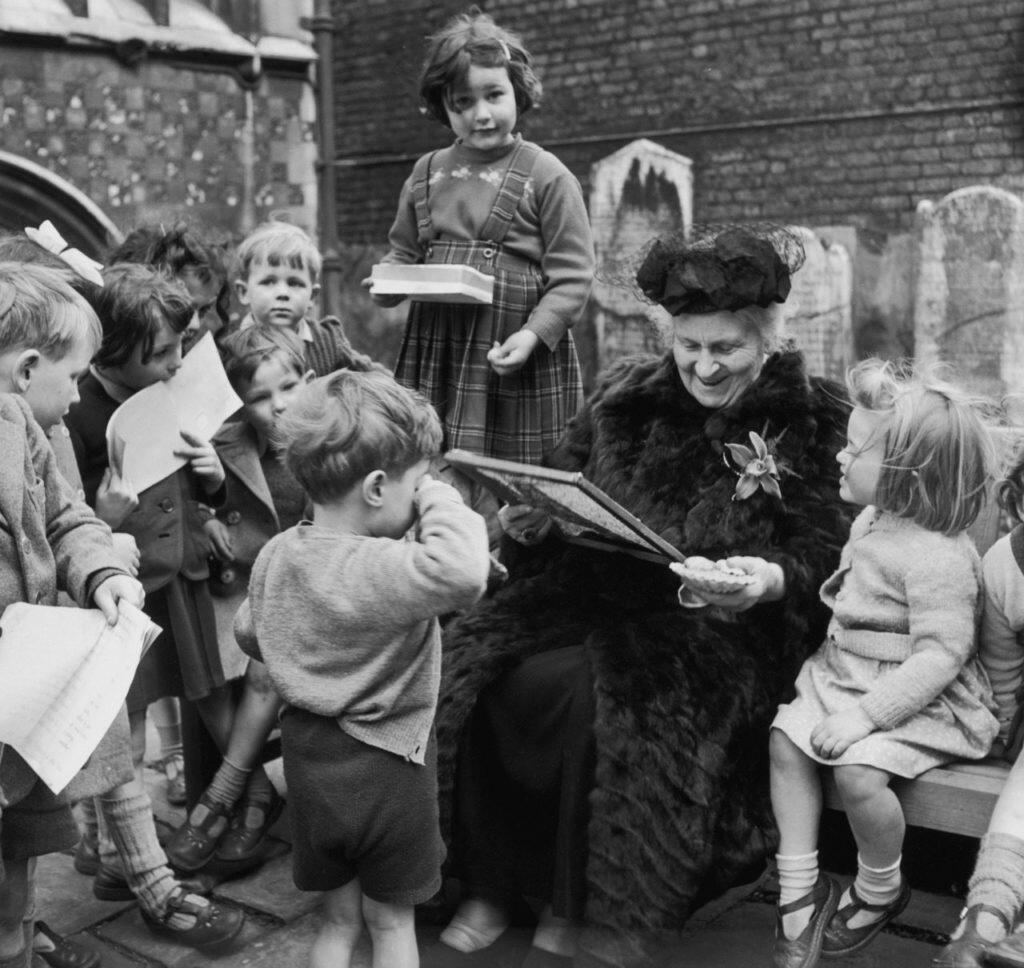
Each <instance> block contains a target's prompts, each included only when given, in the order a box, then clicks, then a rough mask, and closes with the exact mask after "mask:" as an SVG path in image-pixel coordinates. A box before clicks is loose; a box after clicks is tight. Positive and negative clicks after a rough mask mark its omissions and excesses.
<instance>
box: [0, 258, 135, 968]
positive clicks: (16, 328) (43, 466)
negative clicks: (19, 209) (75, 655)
mask: <svg viewBox="0 0 1024 968" xmlns="http://www.w3.org/2000/svg"><path fill="white" fill-rule="evenodd" d="M90 318H92V319H93V321H94V319H95V317H93V316H92V314H91V312H90V311H89V307H88V305H87V304H86V303H85V301H84V300H83V299H82V298H81V297H80V296H79V295H78V294H77V293H75V292H74V291H73V290H71V288H70V287H69V286H68V285H67V283H66V282H65V281H64V280H62V279H61V278H60V277H59V276H55V275H54V274H52V273H47V272H46V271H45V270H40V269H38V268H36V267H33V266H25V265H21V264H17V263H3V264H0V360H3V361H5V364H6V363H10V362H12V361H13V362H15V363H18V361H20V364H19V365H16V366H15V367H14V373H15V377H14V379H15V380H16V379H17V378H18V377H17V374H18V373H19V372H20V373H21V375H22V378H24V377H25V374H26V373H27V374H28V380H29V382H30V383H33V382H34V383H35V388H34V390H33V395H32V396H33V398H36V397H38V398H39V399H40V400H42V401H44V403H42V404H41V406H42V405H45V406H47V407H51V408H53V409H54V411H55V412H56V411H60V410H62V409H63V408H66V407H67V405H68V404H69V403H70V402H71V401H72V400H74V398H75V396H76V382H75V380H74V378H73V377H74V375H75V373H76V368H77V364H78V361H79V357H80V355H81V350H82V347H83V345H84V346H88V345H89V329H90ZM43 333H45V336H42V335H41V334H43ZM37 342H38V343H39V344H40V345H39V346H34V345H29V344H35V343H37ZM4 369H6V366H4ZM44 386H45V387H48V391H47V392H45V393H43V392H37V391H43V389H44ZM26 389H27V388H26ZM26 396H27V394H26ZM0 452H2V453H3V455H4V459H3V461H0V517H2V521H3V526H2V527H0V610H2V609H4V608H6V607H7V606H8V605H10V604H12V603H13V602H18V601H27V602H31V603H35V604H43V605H55V604H56V603H57V589H58V586H60V587H61V588H63V589H64V590H66V591H67V592H68V593H69V594H70V595H71V596H72V598H73V599H74V600H75V601H76V602H78V603H79V604H81V605H83V606H84V605H86V604H87V603H90V602H91V603H92V604H94V605H95V606H96V607H98V608H100V609H101V610H102V611H103V613H104V614H105V615H106V616H107V619H108V621H110V623H111V624H114V623H116V621H117V606H118V602H119V601H120V600H121V599H124V600H125V601H127V602H130V603H132V604H134V605H137V606H140V607H141V605H142V602H143V598H144V593H143V590H142V586H141V585H140V584H139V582H137V581H136V580H135V579H134V578H132V577H131V576H130V575H129V574H128V572H127V570H126V569H125V567H124V565H123V563H122V561H121V559H120V558H119V557H118V556H117V554H116V553H115V551H114V548H113V545H112V543H111V540H110V531H109V529H108V528H107V527H106V526H105V525H104V524H103V522H102V521H100V520H99V519H98V518H97V517H96V515H94V514H93V512H92V511H91V510H90V509H89V508H88V507H87V506H86V505H85V504H83V503H82V502H81V501H80V500H79V499H78V498H77V497H76V496H75V494H74V493H73V491H72V490H71V488H70V487H69V485H68V484H67V482H66V481H65V480H64V478H63V477H62V476H61V475H60V473H59V471H58V469H57V464H56V460H55V459H54V456H53V451H52V450H51V449H50V447H49V445H48V444H47V441H46V437H45V435H44V433H43V431H42V430H41V429H40V427H39V425H38V424H37V423H36V422H35V421H34V420H33V419H32V411H31V410H30V408H29V404H28V403H27V402H26V400H25V399H21V398H19V397H17V396H12V395H10V394H7V393H2V394H0ZM77 840H78V830H77V827H76V825H75V822H74V817H73V816H72V815H71V811H70V808H69V807H68V806H67V804H66V803H65V802H64V801H63V800H61V799H59V798H57V797H55V796H54V795H53V793H52V792H51V791H50V790H49V789H48V788H47V787H46V786H45V785H44V784H43V783H42V781H41V780H39V779H38V777H37V776H36V775H35V773H34V772H33V771H32V770H31V769H30V768H29V766H28V765H27V764H26V763H25V761H24V760H23V759H22V758H21V757H20V756H19V755H18V753H17V752H16V751H15V750H13V749H12V748H10V747H4V746H3V745H0V968H28V966H29V964H30V961H31V951H30V949H29V945H28V943H27V942H28V940H29V939H28V938H26V931H25V929H24V927H23V923H22V922H23V917H24V915H25V913H26V911H27V909H28V907H29V904H30V898H31V889H32V884H31V877H32V865H31V859H32V858H34V857H37V856H40V855H42V854H47V853H51V852H52V851H55V850H64V849H66V848H68V847H71V846H73V845H74V844H75V842H76V841H77Z"/></svg>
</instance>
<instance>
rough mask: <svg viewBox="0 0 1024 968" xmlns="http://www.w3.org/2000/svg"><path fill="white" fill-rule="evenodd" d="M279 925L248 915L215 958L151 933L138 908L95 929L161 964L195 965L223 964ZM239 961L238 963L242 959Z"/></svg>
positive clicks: (168, 966) (169, 966)
mask: <svg viewBox="0 0 1024 968" xmlns="http://www.w3.org/2000/svg"><path fill="white" fill-rule="evenodd" d="M279 929H280V922H278V921H272V920H269V919H267V920H265V919H260V918H253V917H248V918H246V922H245V926H244V927H243V928H242V932H241V934H239V936H238V937H237V938H236V939H235V941H234V943H233V944H232V946H231V948H230V949H228V951H227V952H225V953H224V954H223V955H220V956H218V957H217V958H215V959H214V958H212V957H211V956H210V955H207V954H203V953H202V952H199V951H196V950H194V949H193V948H189V947H187V946H186V945H183V944H179V943H177V942H175V941H172V940H170V939H165V938H163V937H158V936H156V935H154V934H153V933H152V932H151V931H150V930H149V928H147V927H146V925H145V923H144V922H143V920H142V916H141V915H140V914H139V911H138V908H136V909H134V910H132V911H128V912H126V913H125V914H124V915H122V916H121V917H119V918H117V919H116V920H114V921H108V922H107V923H105V924H101V925H97V926H96V928H95V932H96V935H97V936H98V937H100V938H101V939H103V940H105V941H108V942H112V943H113V944H115V945H118V946H120V947H121V948H122V949H127V950H128V951H131V952H133V953H135V954H138V955H139V956H141V957H142V958H145V959H148V960H149V961H153V962H156V963H157V964H160V965H164V966H166V968H196V966H200V965H202V966H205V965H213V964H216V965H222V964H224V963H225V958H227V957H229V956H232V957H233V956H234V955H235V954H237V953H245V952H247V951H248V950H249V949H250V948H252V946H253V945H254V944H255V943H256V942H258V941H260V940H261V939H264V938H266V937H267V936H268V934H270V935H271V936H276V933H277V931H278V930H279ZM238 963H239V964H241V962H238ZM279 964H280V965H281V968H285V966H288V965H290V964H291V962H288V961H282V962H279ZM298 964H301V962H299V963H298Z"/></svg>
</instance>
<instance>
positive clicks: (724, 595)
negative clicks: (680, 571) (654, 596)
mask: <svg viewBox="0 0 1024 968" xmlns="http://www.w3.org/2000/svg"><path fill="white" fill-rule="evenodd" d="M687 560H688V561H690V560H694V559H689V558H688V559H687ZM725 564H726V565H728V567H730V568H737V569H739V570H740V571H745V572H746V573H747V574H748V575H751V576H753V578H754V581H752V582H751V583H750V584H749V585H743V586H741V587H740V588H737V589H736V590H735V591H729V592H709V591H705V590H703V589H702V590H701V592H700V597H701V598H702V599H704V600H705V601H706V602H707V604H708V605H716V606H718V608H722V609H725V610H726V611H727V612H745V611H746V610H747V609H748V608H753V606H755V605H758V604H760V603H761V602H777V601H778V600H779V599H780V598H782V596H783V595H785V593H786V577H785V575H784V574H783V571H782V568H781V567H780V566H779V565H776V564H774V563H773V562H770V561H765V560H764V558H756V557H752V556H747V555H734V556H733V557H731V558H726V559H725Z"/></svg>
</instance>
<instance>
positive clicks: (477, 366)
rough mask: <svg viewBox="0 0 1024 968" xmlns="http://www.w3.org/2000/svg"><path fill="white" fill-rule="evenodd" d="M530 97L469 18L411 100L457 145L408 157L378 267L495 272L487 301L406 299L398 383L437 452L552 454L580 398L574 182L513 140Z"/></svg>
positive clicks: (441, 38)
mask: <svg viewBox="0 0 1024 968" xmlns="http://www.w3.org/2000/svg"><path fill="white" fill-rule="evenodd" d="M540 93H541V85H540V82H539V81H538V80H537V78H536V76H535V75H534V73H533V68H532V66H531V58H530V55H529V53H528V52H527V51H526V49H525V48H524V47H523V45H522V42H521V41H520V40H519V38H518V37H516V36H515V35H514V34H512V33H510V32H508V31H506V30H503V29H502V28H500V27H498V26H497V25H496V24H495V23H494V21H493V20H491V18H490V17H488V16H486V15H485V14H482V13H480V12H479V11H478V10H476V9H473V10H471V11H470V12H469V13H467V14H462V15H460V16H457V17H455V18H454V19H453V20H451V21H450V22H449V23H448V24H447V25H446V26H445V27H444V28H443V29H442V30H441V31H440V32H439V33H437V34H435V35H434V36H433V37H431V38H430V40H429V42H428V50H427V57H426V60H425V62H424V66H423V71H422V73H421V77H420V95H421V97H422V99H423V102H424V105H425V110H426V112H427V114H429V115H430V116H431V117H433V118H434V119H435V120H437V121H440V122H441V123H442V124H444V125H446V126H447V127H449V128H451V130H452V131H453V132H454V134H455V142H454V143H453V144H452V145H450V146H449V147H447V148H442V149H441V150H439V151H433V152H431V153H430V154H427V155H424V156H423V157H422V158H420V159H419V161H417V162H416V165H415V167H414V168H413V171H412V175H411V176H410V177H409V179H408V180H407V181H406V183H405V185H404V186H403V188H402V194H401V198H400V200H399V205H398V214H397V216H396V218H395V222H394V225H392V227H391V233H390V235H389V243H390V251H389V252H388V254H387V256H386V257H385V260H384V261H386V262H392V263H421V262H426V263H453V264H462V265H470V266H472V267H473V268H475V269H478V270H480V271H481V272H484V273H486V274H487V275H490V276H493V277H494V301H493V304H492V305H489V306H481V305H472V304H463V305H455V304H449V303H424V302H413V304H412V308H411V309H410V312H409V323H408V326H407V328H406V332H405V339H404V341H403V344H402V348H401V352H400V353H399V357H398V364H397V366H396V368H395V375H396V377H397V378H398V380H399V382H400V383H403V384H404V385H406V386H408V387H411V388H413V389H416V390H420V391H421V392H423V393H424V394H425V395H426V396H427V397H428V398H429V400H430V402H431V403H432V404H433V405H434V406H435V408H436V409H437V411H438V414H439V415H440V417H441V420H442V422H443V425H444V431H445V446H447V447H461V448H464V449H466V450H470V451H473V452H474V453H477V454H484V455H486V456H489V457H500V458H505V459H508V460H515V461H521V462H525V463H538V462H540V461H541V459H542V458H543V457H545V456H546V455H547V454H548V453H549V452H550V451H551V449H552V447H553V446H554V444H555V442H556V441H557V440H558V439H559V437H560V436H561V434H562V431H563V430H564V428H565V425H566V423H567V422H568V420H569V418H570V417H572V416H573V414H575V412H576V410H577V409H578V408H579V406H580V404H581V402H582V389H581V387H582V381H581V378H580V370H579V361H578V359H577V356H576V348H575V345H574V343H573V340H572V335H571V333H570V332H569V330H570V328H571V327H572V325H573V324H574V323H575V322H576V320H577V319H578V318H579V315H580V313H581V311H582V310H583V306H584V304H585V303H586V301H587V298H588V296H589V294H590V287H591V284H592V280H593V274H594V246H593V240H592V238H591V234H590V224H589V222H588V220H587V211H586V206H585V204H584V201H583V195H582V192H581V191H580V186H579V183H578V182H577V181H576V179H575V178H574V177H573V175H572V174H571V173H570V172H569V170H568V169H567V168H566V167H565V166H564V165H563V164H562V163H561V162H560V161H559V160H558V159H557V158H555V156H554V155H552V154H550V153H549V152H547V151H544V150H543V149H541V148H539V147H538V146H537V145H535V144H532V143H531V142H529V141H524V140H523V138H522V136H520V135H518V134H515V133H514V129H515V126H516V122H517V121H518V119H519V116H520V115H521V114H524V113H525V112H527V111H528V110H530V108H531V107H533V106H534V105H535V104H536V103H537V101H538V99H539V97H540ZM364 285H366V286H367V287H369V285H370V280H364ZM402 298H404V297H401V296H399V297H394V296H374V300H375V301H376V302H377V303H378V304H380V305H385V306H387V305H396V304H397V303H398V302H400V301H401V300H402Z"/></svg>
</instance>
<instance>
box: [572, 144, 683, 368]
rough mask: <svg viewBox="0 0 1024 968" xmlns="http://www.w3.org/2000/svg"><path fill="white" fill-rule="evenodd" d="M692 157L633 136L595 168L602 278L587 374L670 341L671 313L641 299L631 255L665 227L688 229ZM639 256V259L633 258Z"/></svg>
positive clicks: (593, 195)
mask: <svg viewBox="0 0 1024 968" xmlns="http://www.w3.org/2000/svg"><path fill="white" fill-rule="evenodd" d="M691 166H692V163H691V161H690V159H689V158H685V157H683V156H682V155H679V154H677V153H676V152H674V151H670V150H669V149H667V148H664V147H662V146H661V145H659V144H655V143H654V142H653V141H647V140H646V139H640V140H639V141H634V142H632V143H630V144H628V145H626V146H625V147H624V148H621V149H619V150H618V151H616V152H615V153H614V154H611V155H609V156H608V157H607V158H603V159H601V160H600V161H598V162H597V163H596V164H595V165H594V166H593V167H592V168H591V172H590V185H591V189H590V220H591V224H592V225H593V229H594V244H595V248H596V250H597V266H598V269H597V276H598V282H597V283H596V284H595V286H594V296H593V300H592V302H591V306H590V313H589V315H590V318H591V321H592V324H593V325H592V329H591V332H590V333H589V334H588V335H589V337H590V338H591V339H592V340H593V346H590V347H581V354H580V355H581V358H582V359H583V360H584V370H585V376H586V377H588V378H591V379H592V377H593V374H594V372H596V371H598V370H600V369H603V368H604V367H605V366H607V365H608V364H609V363H610V362H612V361H613V360H615V359H617V358H618V357H620V356H623V355H626V354H629V353H637V352H643V351H658V350H661V349H663V348H664V346H665V345H666V342H665V336H666V332H667V329H668V327H669V317H668V315H667V314H666V313H665V312H664V311H663V310H662V309H661V308H660V307H657V306H648V305H645V304H644V303H643V302H642V301H640V300H639V299H638V298H637V297H636V296H635V295H634V294H633V293H631V292H630V291H629V289H628V288H626V287H625V286H624V285H621V284H620V285H615V284H611V283H609V282H608V281H607V280H608V279H609V278H613V277H614V278H618V279H620V280H621V281H622V282H625V281H626V277H627V276H628V270H626V269H623V264H624V263H625V262H628V261H629V260H630V258H631V257H634V256H636V254H637V253H638V252H639V251H640V250H641V249H642V248H643V246H644V245H646V244H647V243H648V242H650V240H651V239H653V238H655V237H656V236H658V235H662V234H663V233H665V232H670V231H673V230H676V229H682V228H688V227H689V226H690V224H691V222H692V218H693V174H692V171H691ZM634 261H635V260H634Z"/></svg>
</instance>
